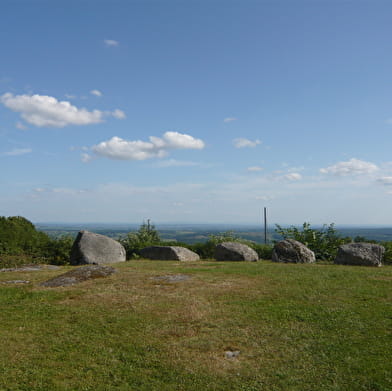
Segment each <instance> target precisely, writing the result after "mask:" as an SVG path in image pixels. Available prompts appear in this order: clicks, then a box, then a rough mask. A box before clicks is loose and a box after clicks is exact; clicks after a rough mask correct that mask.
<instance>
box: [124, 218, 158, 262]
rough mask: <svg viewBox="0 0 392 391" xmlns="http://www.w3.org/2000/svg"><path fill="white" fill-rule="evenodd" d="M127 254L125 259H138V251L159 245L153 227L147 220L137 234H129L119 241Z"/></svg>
mask: <svg viewBox="0 0 392 391" xmlns="http://www.w3.org/2000/svg"><path fill="white" fill-rule="evenodd" d="M119 242H120V243H121V244H122V245H123V246H124V248H125V251H126V253H127V259H132V258H138V256H139V255H140V250H141V249H143V248H144V247H148V246H153V245H159V244H161V239H160V237H159V233H158V231H157V230H156V228H155V226H154V225H153V224H151V223H150V220H147V223H143V224H142V225H141V226H140V227H139V230H138V231H137V232H129V233H128V234H127V235H126V236H125V237H122V238H120V239H119Z"/></svg>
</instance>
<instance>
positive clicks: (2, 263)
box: [0, 216, 392, 267]
mask: <svg viewBox="0 0 392 391" xmlns="http://www.w3.org/2000/svg"><path fill="white" fill-rule="evenodd" d="M275 231H276V233H277V234H279V236H280V237H281V239H295V240H298V241H299V242H301V243H303V244H305V245H306V246H307V247H308V248H310V249H311V250H312V251H314V253H315V255H316V259H317V260H319V261H320V260H321V261H324V262H332V261H333V259H334V258H335V256H336V253H337V249H338V247H339V246H340V245H341V244H344V243H349V242H353V241H357V242H359V241H363V242H364V241H367V242H371V241H369V240H366V238H362V237H355V238H354V239H352V238H350V237H342V236H340V235H339V234H338V232H337V230H336V229H335V226H334V224H330V225H324V226H323V227H322V228H321V229H314V228H312V227H311V225H310V224H309V223H304V224H303V225H302V228H298V227H295V226H290V227H288V228H283V227H281V226H280V225H277V226H276V229H275ZM73 241H74V239H73V238H72V237H71V236H69V235H64V236H60V237H57V238H52V237H50V236H49V235H48V234H46V233H45V232H42V231H38V230H37V229H36V228H35V226H34V224H33V223H31V222H30V221H29V220H27V219H26V218H24V217H21V216H12V217H4V216H0V267H9V266H17V265H19V264H26V263H50V264H55V265H65V264H68V263H69V254H70V251H71V247H72V244H73ZM118 241H119V242H120V243H121V244H122V245H123V246H124V247H125V250H126V252H127V259H137V258H139V257H140V250H141V249H142V248H144V247H147V246H152V245H164V246H183V247H187V248H189V249H190V250H192V251H194V252H196V253H198V254H199V255H200V257H201V258H202V259H211V258H213V257H214V249H215V246H216V245H217V244H219V243H222V242H227V241H236V242H241V243H244V244H247V245H249V246H250V247H252V248H253V249H254V250H255V251H256V252H257V253H258V255H259V257H260V259H271V255H272V249H273V244H271V245H267V244H258V243H255V242H252V241H248V240H244V239H241V238H239V237H238V236H236V235H235V233H234V232H224V233H221V234H217V235H210V236H209V239H208V240H207V241H205V242H199V243H194V244H186V243H181V242H178V241H167V240H162V239H161V238H160V236H159V232H158V230H157V229H156V228H155V226H154V224H151V222H150V220H147V222H144V223H143V224H141V226H140V227H139V229H138V230H137V231H135V232H129V233H128V234H126V235H124V236H122V237H120V238H118ZM373 242H374V241H373ZM380 244H382V245H383V246H384V247H385V249H386V252H385V256H384V263H386V264H392V242H382V243H380Z"/></svg>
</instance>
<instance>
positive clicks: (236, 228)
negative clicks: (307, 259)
mask: <svg viewBox="0 0 392 391" xmlns="http://www.w3.org/2000/svg"><path fill="white" fill-rule="evenodd" d="M139 225H140V224H118V223H113V224H108V223H86V224H83V223H75V224H69V223H67V224H66V223H36V224H35V226H36V228H37V229H38V230H40V231H43V232H45V233H47V234H48V235H50V236H51V237H55V238H57V237H60V236H62V235H71V236H76V235H77V233H78V232H79V231H80V230H88V231H91V232H95V233H99V234H102V235H106V236H109V237H112V238H119V237H121V236H124V235H126V234H127V233H128V232H131V231H137V229H138V228H139ZM156 228H157V230H158V231H159V234H160V237H161V238H162V239H163V240H176V241H178V242H183V243H187V244H193V243H197V242H204V241H207V240H208V238H209V236H210V235H216V234H219V233H224V232H228V231H230V232H233V233H234V234H235V235H236V236H238V237H239V238H242V239H246V240H251V241H254V242H256V243H264V227H263V226H262V225H261V224H260V226H256V225H235V224H162V225H156ZM315 228H318V227H317V226H315ZM319 228H321V226H319ZM336 229H337V231H338V233H339V234H340V235H341V236H343V237H347V236H348V237H351V238H355V237H357V236H360V237H363V238H366V239H367V240H376V241H380V242H382V241H392V227H361V226H352V227H349V226H343V227H339V226H337V227H336ZM267 239H268V242H272V241H274V240H279V239H280V237H279V235H278V234H277V233H276V232H275V225H271V226H269V227H268V232H267Z"/></svg>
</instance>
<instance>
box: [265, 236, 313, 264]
mask: <svg viewBox="0 0 392 391" xmlns="http://www.w3.org/2000/svg"><path fill="white" fill-rule="evenodd" d="M272 261H274V262H284V263H312V262H315V261H316V257H315V255H314V252H313V251H312V250H310V249H308V248H307V247H306V246H305V245H304V244H302V243H301V242H298V241H297V240H294V239H285V240H282V241H280V242H278V243H276V244H275V246H274V249H273V250H272Z"/></svg>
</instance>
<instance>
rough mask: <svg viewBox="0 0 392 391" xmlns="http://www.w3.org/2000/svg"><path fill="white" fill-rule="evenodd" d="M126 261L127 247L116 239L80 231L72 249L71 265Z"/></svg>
mask: <svg viewBox="0 0 392 391" xmlns="http://www.w3.org/2000/svg"><path fill="white" fill-rule="evenodd" d="M124 261H126V255H125V248H124V247H123V246H122V245H121V244H120V243H119V242H117V241H116V240H114V239H111V238H108V237H107V236H104V235H99V234H95V233H93V232H89V231H80V232H79V233H78V236H77V237H76V239H75V241H74V243H73V245H72V249H71V259H70V263H71V265H85V264H93V265H101V264H105V263H116V262H124Z"/></svg>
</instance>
